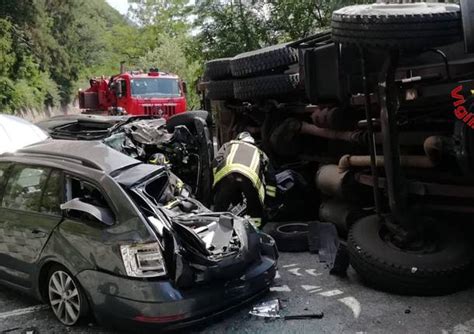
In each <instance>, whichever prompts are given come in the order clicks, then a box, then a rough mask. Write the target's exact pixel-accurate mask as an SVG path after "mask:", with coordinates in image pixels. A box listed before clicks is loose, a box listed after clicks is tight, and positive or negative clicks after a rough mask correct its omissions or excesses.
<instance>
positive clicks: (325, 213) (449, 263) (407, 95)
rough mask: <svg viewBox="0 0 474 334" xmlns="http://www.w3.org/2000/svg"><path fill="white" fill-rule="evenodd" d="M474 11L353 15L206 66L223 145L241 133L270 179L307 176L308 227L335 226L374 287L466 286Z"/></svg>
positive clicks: (207, 93) (366, 10)
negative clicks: (289, 171) (270, 170)
mask: <svg viewBox="0 0 474 334" xmlns="http://www.w3.org/2000/svg"><path fill="white" fill-rule="evenodd" d="M461 8H462V10H461ZM472 10H473V4H472V3H471V2H468V1H461V6H459V5H456V4H445V3H413V4H372V5H358V6H350V7H346V8H342V9H340V10H338V11H336V12H334V13H333V17H332V25H331V30H330V31H327V32H321V33H319V34H317V35H314V36H311V37H308V38H305V39H302V40H299V41H296V42H292V43H286V44H281V45H275V46H271V47H267V48H264V49H261V50H256V51H251V52H247V53H243V54H239V55H236V56H235V57H233V58H225V59H216V60H212V61H209V62H208V63H207V64H206V69H205V78H204V79H205V80H204V81H205V82H204V83H203V84H202V87H203V90H204V98H205V99H204V101H205V105H206V106H207V108H209V109H210V110H212V111H213V113H214V115H215V117H216V129H217V138H218V142H219V143H220V144H222V143H224V142H226V141H228V140H230V139H231V138H233V137H235V135H236V134H237V133H238V132H240V131H244V130H245V131H249V132H250V133H252V134H253V135H254V136H255V137H257V138H258V139H259V143H260V146H261V148H262V149H263V150H264V151H265V152H266V153H267V154H268V155H269V157H270V159H271V161H272V162H273V163H274V164H275V165H276V167H277V168H280V169H284V168H287V167H288V166H292V168H297V169H299V170H300V171H305V173H306V174H305V175H308V174H310V175H312V176H311V178H314V183H315V185H316V187H315V189H316V191H314V192H313V197H312V200H311V202H310V203H309V204H308V207H313V206H314V205H315V204H317V205H319V208H320V209H319V212H317V213H315V214H314V217H313V218H314V219H319V220H321V221H328V222H333V223H334V224H336V226H337V228H338V230H339V233H340V235H341V237H347V241H348V249H349V253H350V259H351V264H352V266H353V267H354V269H355V270H356V271H357V273H358V274H359V275H360V276H361V278H362V279H364V281H365V282H367V283H368V284H370V285H372V286H374V287H376V288H380V289H384V290H387V291H392V292H396V293H402V294H417V295H431V294H442V293H448V292H451V291H453V290H456V289H459V288H461V287H463V286H465V285H466V284H467V283H468V282H469V281H470V279H471V278H472V276H471V275H470V274H471V272H472V258H473V252H472V244H473V243H472V241H473V240H472V234H471V233H470V232H471V231H472V226H471V225H472V224H470V223H471V222H472V218H471V215H472V212H473V210H474V209H473V206H472V203H473V199H474V179H473V178H472V171H473V169H474V151H473V147H474V132H473V131H474V109H473V103H472V102H473V101H474V100H473V93H474V90H473V89H474V81H473V79H474V57H472V56H471V55H470V54H469V53H470V52H472V50H473V44H472V42H473V41H472V37H473V35H472V34H473V31H474V30H473V27H472V20H470V15H471V14H470V13H471V12H472ZM308 209H310V208H308Z"/></svg>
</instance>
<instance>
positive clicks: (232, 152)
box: [225, 143, 239, 165]
mask: <svg viewBox="0 0 474 334" xmlns="http://www.w3.org/2000/svg"><path fill="white" fill-rule="evenodd" d="M238 148H239V144H237V143H236V144H232V146H231V147H230V152H229V155H228V156H227V159H226V163H225V164H226V165H229V164H231V163H232V161H234V157H235V152H237V149H238Z"/></svg>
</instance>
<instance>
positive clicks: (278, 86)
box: [234, 73, 300, 101]
mask: <svg viewBox="0 0 474 334" xmlns="http://www.w3.org/2000/svg"><path fill="white" fill-rule="evenodd" d="M299 83H300V80H299V74H298V73H294V74H276V75H268V76H263V77H256V78H248V79H242V80H236V81H235V83H234V96H235V98H236V99H238V100H242V101H253V100H258V99H263V98H267V97H272V96H279V97H280V98H284V97H285V96H290V95H291V94H293V93H296V92H297V91H298V88H299Z"/></svg>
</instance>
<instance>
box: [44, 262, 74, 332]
mask: <svg viewBox="0 0 474 334" xmlns="http://www.w3.org/2000/svg"><path fill="white" fill-rule="evenodd" d="M48 296H49V303H50V305H51V307H52V309H53V312H54V314H55V315H56V317H57V318H58V320H59V321H61V322H62V323H63V324H65V325H67V326H72V325H74V324H75V323H76V322H77V321H78V320H79V317H80V316H81V302H82V301H81V296H80V293H79V288H78V287H77V286H76V283H75V282H74V280H73V278H72V277H71V276H70V275H69V274H68V273H66V272H65V271H62V270H57V271H55V272H53V273H52V274H51V276H50V278H49V283H48Z"/></svg>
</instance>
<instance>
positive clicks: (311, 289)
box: [301, 285, 323, 293]
mask: <svg viewBox="0 0 474 334" xmlns="http://www.w3.org/2000/svg"><path fill="white" fill-rule="evenodd" d="M301 287H302V288H303V289H305V290H306V291H308V293H315V292H319V291H322V290H323V289H322V288H321V287H320V286H316V285H302V286H301Z"/></svg>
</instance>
